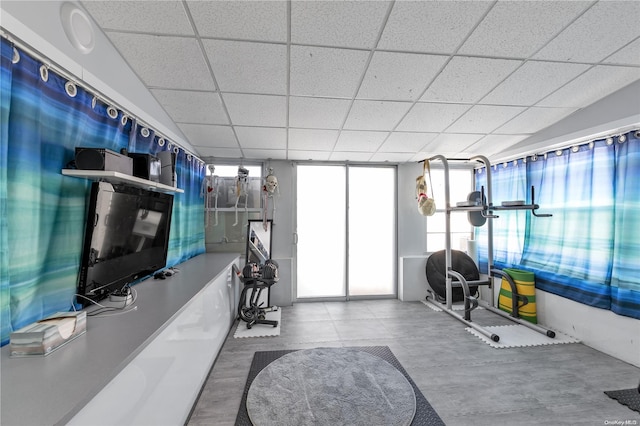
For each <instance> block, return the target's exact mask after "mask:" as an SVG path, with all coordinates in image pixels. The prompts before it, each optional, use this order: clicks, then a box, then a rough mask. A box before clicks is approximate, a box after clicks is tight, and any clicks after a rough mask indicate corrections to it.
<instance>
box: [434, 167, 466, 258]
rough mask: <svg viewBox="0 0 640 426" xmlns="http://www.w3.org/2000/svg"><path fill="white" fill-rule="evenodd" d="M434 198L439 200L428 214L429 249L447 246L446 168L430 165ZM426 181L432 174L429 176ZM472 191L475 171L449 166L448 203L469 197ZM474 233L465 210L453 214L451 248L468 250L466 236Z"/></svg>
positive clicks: (452, 203) (442, 248) (453, 204)
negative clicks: (431, 212)
mask: <svg viewBox="0 0 640 426" xmlns="http://www.w3.org/2000/svg"><path fill="white" fill-rule="evenodd" d="M431 181H432V184H433V198H434V199H435V201H436V208H437V210H436V214H434V215H433V216H430V217H427V218H426V220H427V252H435V251H438V250H444V248H445V241H446V232H445V214H446V213H445V207H446V206H445V191H444V170H443V169H440V168H437V169H434V168H433V167H432V168H431ZM427 185H429V178H428V177H427ZM472 191H473V173H472V170H469V169H449V203H450V205H452V206H455V205H456V203H457V202H458V201H464V200H466V199H467V197H468V195H469V193H470V192H472ZM472 235H473V228H472V226H471V224H470V223H469V221H468V220H467V214H466V213H464V212H458V213H452V214H451V248H452V249H454V250H462V251H466V250H467V243H466V242H467V239H469V238H471V236H472Z"/></svg>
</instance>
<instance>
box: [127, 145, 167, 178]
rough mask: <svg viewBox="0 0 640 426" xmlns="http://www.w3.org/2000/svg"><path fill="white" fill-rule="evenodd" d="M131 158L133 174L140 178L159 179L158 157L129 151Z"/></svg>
mask: <svg viewBox="0 0 640 426" xmlns="http://www.w3.org/2000/svg"><path fill="white" fill-rule="evenodd" d="M129 157H131V159H132V160H133V175H134V176H136V177H139V178H142V179H147V180H152V181H154V182H159V181H160V159H158V157H156V156H153V155H151V154H139V153H134V152H130V153H129Z"/></svg>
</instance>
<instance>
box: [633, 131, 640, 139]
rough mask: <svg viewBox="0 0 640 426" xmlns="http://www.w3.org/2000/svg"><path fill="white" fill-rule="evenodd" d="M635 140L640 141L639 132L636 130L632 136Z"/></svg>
mask: <svg viewBox="0 0 640 426" xmlns="http://www.w3.org/2000/svg"><path fill="white" fill-rule="evenodd" d="M633 135H634V136H635V137H636V138H638V139H640V130H636V132H635V133H634V134H633Z"/></svg>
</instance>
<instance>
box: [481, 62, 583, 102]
mask: <svg viewBox="0 0 640 426" xmlns="http://www.w3.org/2000/svg"><path fill="white" fill-rule="evenodd" d="M588 68H589V65H584V64H566V63H559V62H539V61H529V62H526V63H525V64H524V65H523V66H522V67H520V68H519V69H518V70H517V71H515V72H514V73H513V74H511V76H509V77H508V78H507V79H506V80H505V81H504V82H502V83H501V84H500V85H499V86H498V87H496V88H495V89H494V90H493V91H492V92H491V93H489V94H488V95H487V96H485V97H484V98H483V99H482V101H481V103H483V104H500V105H533V104H535V103H536V102H538V101H539V100H540V99H542V98H544V97H545V96H547V95H548V94H549V93H551V92H553V91H555V90H556V89H558V88H559V87H561V86H562V85H564V84H566V83H567V82H569V81H570V80H571V79H573V78H575V77H576V76H578V75H579V74H580V73H582V72H584V71H586V70H587V69H588Z"/></svg>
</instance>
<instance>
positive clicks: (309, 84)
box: [290, 46, 369, 98]
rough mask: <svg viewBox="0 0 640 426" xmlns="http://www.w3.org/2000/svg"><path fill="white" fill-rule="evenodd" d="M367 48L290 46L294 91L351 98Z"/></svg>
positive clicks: (292, 88)
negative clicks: (364, 49) (363, 49)
mask: <svg viewBox="0 0 640 426" xmlns="http://www.w3.org/2000/svg"><path fill="white" fill-rule="evenodd" d="M368 56H369V53H368V52H364V51H359V50H348V49H329V48H323V47H309V46H291V77H290V79H291V83H290V86H291V91H290V94H291V95H309V96H333V97H346V98H352V97H353V96H354V94H355V93H356V90H357V89H358V84H359V83H360V78H361V76H362V73H363V72H364V67H365V64H366V62H367V58H368Z"/></svg>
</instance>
